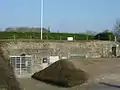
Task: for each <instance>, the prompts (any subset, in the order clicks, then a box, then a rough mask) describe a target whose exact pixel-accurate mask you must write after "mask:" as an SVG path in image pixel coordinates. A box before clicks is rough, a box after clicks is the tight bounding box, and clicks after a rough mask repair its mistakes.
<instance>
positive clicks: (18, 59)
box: [10, 55, 32, 75]
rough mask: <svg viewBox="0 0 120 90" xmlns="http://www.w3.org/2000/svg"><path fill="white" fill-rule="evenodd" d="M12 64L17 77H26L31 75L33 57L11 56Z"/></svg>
mask: <svg viewBox="0 0 120 90" xmlns="http://www.w3.org/2000/svg"><path fill="white" fill-rule="evenodd" d="M10 64H11V65H12V67H13V68H14V71H15V74H16V75H26V74H29V73H31V65H32V62H31V55H25V56H10Z"/></svg>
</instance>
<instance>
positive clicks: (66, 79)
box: [32, 60, 89, 87]
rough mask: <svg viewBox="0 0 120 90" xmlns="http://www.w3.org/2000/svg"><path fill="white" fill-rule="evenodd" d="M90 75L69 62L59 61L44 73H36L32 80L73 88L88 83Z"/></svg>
mask: <svg viewBox="0 0 120 90" xmlns="http://www.w3.org/2000/svg"><path fill="white" fill-rule="evenodd" d="M88 76H89V75H88V74H87V73H86V72H84V71H83V70H81V69H76V67H75V66H74V64H73V63H72V62H70V61H68V60H59V61H57V62H55V63H53V64H51V65H50V66H49V67H47V68H45V69H44V70H42V71H39V72H36V73H34V74H33V75H32V78H34V79H37V80H40V81H44V82H46V83H50V84H53V85H57V86H63V87H73V86H76V85H81V84H83V83H86V82H87V81H88Z"/></svg>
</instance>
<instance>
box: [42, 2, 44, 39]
mask: <svg viewBox="0 0 120 90" xmlns="http://www.w3.org/2000/svg"><path fill="white" fill-rule="evenodd" d="M43 4H44V2H43V0H41V40H42V39H43Z"/></svg>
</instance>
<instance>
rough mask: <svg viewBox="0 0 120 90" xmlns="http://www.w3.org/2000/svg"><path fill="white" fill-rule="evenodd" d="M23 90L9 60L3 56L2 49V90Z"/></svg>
mask: <svg viewBox="0 0 120 90" xmlns="http://www.w3.org/2000/svg"><path fill="white" fill-rule="evenodd" d="M1 89H2V90H3V89H4V90H21V88H20V87H19V83H18V82H17V80H16V78H15V76H14V72H13V69H12V67H11V66H10V63H9V60H8V59H6V58H5V57H4V55H3V51H2V49H1V48H0V90H1Z"/></svg>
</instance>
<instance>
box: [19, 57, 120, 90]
mask: <svg viewBox="0 0 120 90" xmlns="http://www.w3.org/2000/svg"><path fill="white" fill-rule="evenodd" d="M71 62H73V63H74V65H75V66H76V68H80V69H83V70H84V71H86V72H88V73H89V75H90V76H91V78H90V80H89V86H87V87H86V86H85V87H84V86H83V87H80V86H76V87H73V88H61V87H56V86H52V85H49V84H45V83H43V82H39V81H36V80H34V79H31V78H23V79H18V81H19V82H20V84H21V87H23V88H25V90H118V88H116V89H115V88H108V87H98V88H97V87H95V88H94V89H89V88H90V86H92V84H97V83H98V82H99V81H104V82H108V83H113V84H116V83H117V84H119V83H120V76H119V75H120V72H119V70H120V59H119V58H102V59H92V60H85V61H81V60H71Z"/></svg>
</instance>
